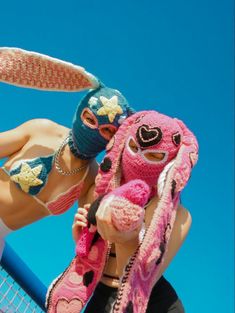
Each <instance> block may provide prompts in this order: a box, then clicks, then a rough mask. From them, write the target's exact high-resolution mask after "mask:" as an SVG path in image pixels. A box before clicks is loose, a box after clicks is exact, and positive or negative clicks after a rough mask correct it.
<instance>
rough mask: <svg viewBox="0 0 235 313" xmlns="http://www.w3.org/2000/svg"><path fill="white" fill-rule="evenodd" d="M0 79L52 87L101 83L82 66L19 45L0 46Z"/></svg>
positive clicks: (73, 88)
mask: <svg viewBox="0 0 235 313" xmlns="http://www.w3.org/2000/svg"><path fill="white" fill-rule="evenodd" d="M0 81H2V82H4V83H8V84H12V85H16V86H20V87H27V88H33V89H42V90H51V91H70V92H72V91H80V90H84V89H89V88H92V89H96V88H98V87H99V85H100V83H99V81H98V79H97V78H96V77H95V76H93V75H92V74H90V73H88V72H86V71H85V69H84V68H82V67H80V66H77V65H74V64H72V63H69V62H65V61H62V60H59V59H55V58H52V57H49V56H47V55H44V54H40V53H36V52H31V51H26V50H22V49H18V48H0Z"/></svg>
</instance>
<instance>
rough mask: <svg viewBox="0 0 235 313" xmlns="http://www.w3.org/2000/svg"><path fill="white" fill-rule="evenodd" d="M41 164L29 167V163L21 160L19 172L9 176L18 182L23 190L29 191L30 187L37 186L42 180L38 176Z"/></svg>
mask: <svg viewBox="0 0 235 313" xmlns="http://www.w3.org/2000/svg"><path fill="white" fill-rule="evenodd" d="M41 170H42V165H38V166H36V167H34V168H31V167H30V165H29V164H27V163H25V162H23V163H22V166H21V169H20V173H19V174H15V175H12V176H11V180H12V181H14V182H15V183H18V184H19V185H20V187H21V189H22V190H23V191H24V192H27V193H28V192H29V188H30V187H34V186H39V185H42V184H43V181H42V180H41V179H39V178H38V175H39V174H40V173H41Z"/></svg>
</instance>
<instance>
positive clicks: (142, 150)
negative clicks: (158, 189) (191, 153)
mask: <svg viewBox="0 0 235 313" xmlns="http://www.w3.org/2000/svg"><path fill="white" fill-rule="evenodd" d="M182 135H183V133H182V129H181V128H180V126H179V124H178V123H177V122H176V120H173V119H172V118H170V117H168V116H166V115H163V114H160V113H158V112H155V111H153V112H151V113H149V114H145V115H143V116H142V117H139V118H138V119H137V120H136V122H135V123H134V124H133V125H132V127H131V128H130V129H129V131H128V135H127V140H126V144H125V147H124V150H123V153H122V161H121V166H122V175H123V182H128V181H130V180H133V179H136V177H138V179H142V180H143V181H145V182H146V183H147V184H148V185H149V186H150V187H154V186H156V184H157V180H158V177H159V175H160V173H161V172H162V170H163V169H164V167H165V166H166V164H167V163H169V162H170V161H171V160H172V159H173V158H174V157H175V156H176V154H177V152H178V150H179V148H180V143H181V138H182ZM131 144H132V145H133V144H134V149H133V148H131ZM156 155H158V156H160V159H159V157H158V158H156Z"/></svg>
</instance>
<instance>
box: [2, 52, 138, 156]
mask: <svg viewBox="0 0 235 313" xmlns="http://www.w3.org/2000/svg"><path fill="white" fill-rule="evenodd" d="M0 81H2V82H4V83H8V84H12V85H17V86H21V87H26V88H33V89H40V90H47V91H66V92H77V91H81V90H86V89H88V90H92V91H89V92H88V94H87V95H86V96H85V97H84V98H83V99H82V100H81V102H80V103H79V105H78V107H77V110H76V113H75V116H74V120H73V125H72V130H71V132H70V135H69V146H70V149H71V151H72V152H73V153H74V155H75V156H77V157H79V158H82V159H91V158H94V157H95V156H96V155H97V154H98V153H99V152H100V151H102V150H104V149H105V146H106V144H107V142H108V141H109V140H110V139H111V137H112V136H113V135H114V133H115V132H116V130H117V128H118V127H119V126H120V124H121V123H122V121H123V120H124V119H125V118H126V117H127V116H129V115H130V114H131V113H132V110H131V109H130V107H129V105H128V103H127V100H126V99H125V98H124V97H123V95H122V94H121V93H120V92H119V91H118V90H115V89H110V88H107V87H105V86H104V84H103V83H101V81H100V80H99V79H98V78H97V77H95V76H94V75H92V74H91V73H89V72H87V71H85V69H84V68H82V67H80V66H78V65H74V64H72V63H69V62H65V61H62V60H59V59H56V58H52V57H50V56H48V55H44V54H40V53H37V52H32V51H26V50H22V49H19V48H0Z"/></svg>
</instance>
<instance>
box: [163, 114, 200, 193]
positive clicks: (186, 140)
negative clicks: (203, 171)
mask: <svg viewBox="0 0 235 313" xmlns="http://www.w3.org/2000/svg"><path fill="white" fill-rule="evenodd" d="M175 120H176V121H177V123H178V124H179V126H180V127H181V129H182V131H183V141H182V144H181V147H180V149H179V151H178V154H177V156H176V158H175V159H174V160H172V161H171V162H170V163H168V164H167V165H166V167H165V169H164V170H163V172H162V173H161V175H160V176H159V179H158V196H159V197H161V196H162V193H163V190H164V186H165V185H166V184H167V181H169V177H168V176H169V175H168V174H169V172H170V171H171V172H173V173H174V174H173V173H172V174H171V176H173V178H172V182H171V184H172V193H176V192H180V191H181V190H182V189H183V188H184V186H185V185H186V184H187V182H188V180H189V178H190V174H191V169H192V167H193V166H194V165H195V164H196V162H197V159H198V143H197V139H196V137H195V136H194V135H193V133H192V132H190V130H189V129H188V128H187V127H186V126H185V125H184V123H183V122H182V121H180V120H178V119H175Z"/></svg>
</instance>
